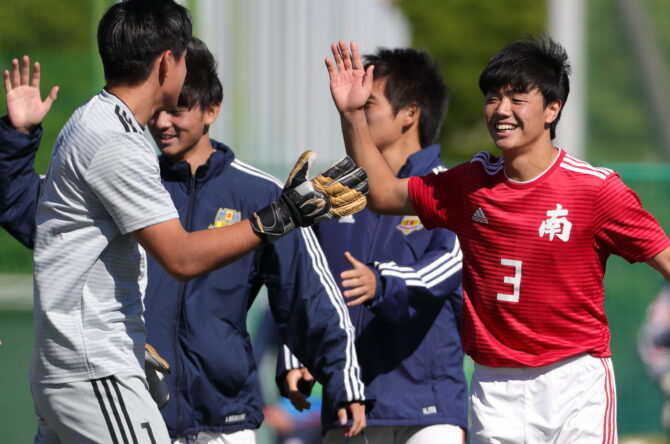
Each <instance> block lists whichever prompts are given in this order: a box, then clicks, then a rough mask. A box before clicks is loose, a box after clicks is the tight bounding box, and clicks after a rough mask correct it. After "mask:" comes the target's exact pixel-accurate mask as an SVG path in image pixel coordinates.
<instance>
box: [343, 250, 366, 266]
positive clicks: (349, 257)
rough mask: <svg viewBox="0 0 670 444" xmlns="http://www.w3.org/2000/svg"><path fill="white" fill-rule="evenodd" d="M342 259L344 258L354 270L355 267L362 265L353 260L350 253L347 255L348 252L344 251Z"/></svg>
mask: <svg viewBox="0 0 670 444" xmlns="http://www.w3.org/2000/svg"><path fill="white" fill-rule="evenodd" d="M344 258H345V259H346V260H347V261H348V262H349V263H350V264H351V265H353V266H354V268H356V267H358V266H360V265H363V263H362V262H361V261H359V260H358V259H356V258H355V257H354V256H353V255H352V254H351V253H349V252H348V251H345V252H344Z"/></svg>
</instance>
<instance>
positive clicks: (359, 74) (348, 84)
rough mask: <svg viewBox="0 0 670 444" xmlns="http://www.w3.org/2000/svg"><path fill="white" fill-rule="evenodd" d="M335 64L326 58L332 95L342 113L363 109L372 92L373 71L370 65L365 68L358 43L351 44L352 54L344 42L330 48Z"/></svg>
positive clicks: (334, 44) (341, 41)
mask: <svg viewBox="0 0 670 444" xmlns="http://www.w3.org/2000/svg"><path fill="white" fill-rule="evenodd" d="M330 49H331V51H332V52H333V58H334V60H335V62H334V63H333V62H332V61H331V60H330V59H329V58H327V57H326V68H327V69H328V75H329V77H330V93H331V94H332V96H333V101H334V102H335V106H336V107H337V110H338V111H339V112H340V113H349V112H353V111H356V110H359V109H361V108H363V105H365V102H367V100H368V97H370V93H371V92H372V77H373V76H372V71H373V70H374V66H372V65H370V66H369V67H368V69H367V70H365V69H364V68H363V62H362V61H361V55H360V53H359V52H358V45H357V44H356V42H351V52H349V49H348V48H347V44H346V43H345V42H344V40H340V41H339V42H338V43H333V44H332V45H331V46H330Z"/></svg>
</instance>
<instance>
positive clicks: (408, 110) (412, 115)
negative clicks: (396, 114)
mask: <svg viewBox="0 0 670 444" xmlns="http://www.w3.org/2000/svg"><path fill="white" fill-rule="evenodd" d="M402 112H403V119H404V122H403V123H404V124H405V126H409V125H411V124H413V123H414V122H417V121H418V120H419V117H420V116H421V109H419V106H418V105H417V104H416V102H412V103H410V104H409V105H407V106H406V107H405V108H403V110H402Z"/></svg>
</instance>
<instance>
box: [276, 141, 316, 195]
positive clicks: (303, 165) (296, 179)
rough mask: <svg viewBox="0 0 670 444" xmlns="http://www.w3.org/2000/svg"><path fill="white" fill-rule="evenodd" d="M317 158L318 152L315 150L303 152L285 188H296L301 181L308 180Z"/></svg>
mask: <svg viewBox="0 0 670 444" xmlns="http://www.w3.org/2000/svg"><path fill="white" fill-rule="evenodd" d="M315 160H316V153H315V152H314V151H312V150H307V151H305V152H304V153H302V154H301V155H300V158H299V159H298V161H297V162H296V163H295V166H294V167H293V169H292V170H291V174H289V175H288V179H286V185H284V188H295V187H297V186H298V185H300V184H301V183H303V182H306V181H307V178H308V177H309V170H310V169H311V168H312V164H313V163H314V161H315Z"/></svg>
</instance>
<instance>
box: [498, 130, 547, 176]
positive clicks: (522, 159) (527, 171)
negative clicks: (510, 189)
mask: <svg viewBox="0 0 670 444" xmlns="http://www.w3.org/2000/svg"><path fill="white" fill-rule="evenodd" d="M558 153H559V150H558V149H557V148H556V147H554V146H553V145H552V143H551V139H549V138H547V139H546V140H543V141H542V142H541V143H538V144H535V145H533V146H530V147H517V148H512V149H504V150H503V152H502V154H503V158H504V159H505V163H504V165H505V175H506V176H507V178H508V179H510V180H513V181H515V182H528V181H530V180H533V179H535V178H536V177H538V176H540V175H541V174H542V173H544V172H545V171H547V169H548V168H549V167H550V166H551V164H552V163H554V160H556V157H557V156H558Z"/></svg>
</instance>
